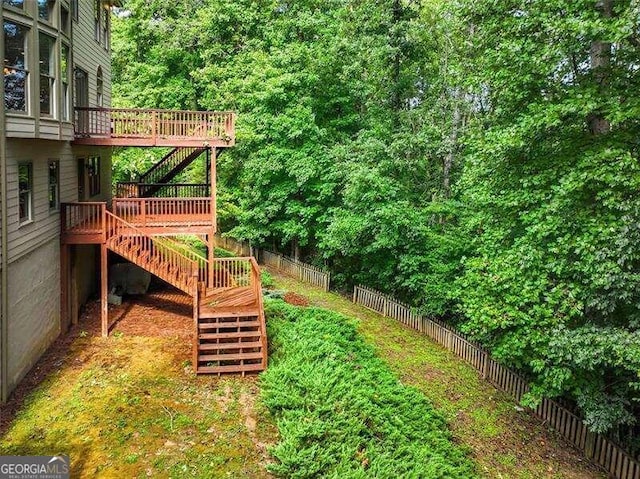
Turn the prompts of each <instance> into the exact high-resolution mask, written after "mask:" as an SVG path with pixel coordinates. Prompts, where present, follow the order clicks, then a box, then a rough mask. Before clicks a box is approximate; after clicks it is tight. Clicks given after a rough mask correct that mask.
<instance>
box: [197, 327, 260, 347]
mask: <svg viewBox="0 0 640 479" xmlns="http://www.w3.org/2000/svg"><path fill="white" fill-rule="evenodd" d="M238 335H241V336H238ZM211 336H215V337H212V338H200V339H229V338H238V337H240V338H255V337H259V336H262V335H261V334H260V331H243V332H241V333H218V334H215V335H213V334H212V335H211ZM251 342H255V341H251ZM221 344H224V345H225V346H226V349H232V348H233V347H234V346H228V344H234V343H203V344H199V345H198V349H201V350H203V351H211V350H214V349H220V347H219V346H220V345H221ZM235 344H237V345H238V346H235V347H237V348H248V347H250V346H244V344H250V342H249V341H247V342H246V343H235ZM240 344H242V345H243V346H239V345H240Z"/></svg>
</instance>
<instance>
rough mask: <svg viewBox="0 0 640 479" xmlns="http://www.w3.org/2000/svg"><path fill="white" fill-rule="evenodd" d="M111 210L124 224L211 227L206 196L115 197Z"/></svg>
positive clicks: (209, 208)
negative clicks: (125, 222)
mask: <svg viewBox="0 0 640 479" xmlns="http://www.w3.org/2000/svg"><path fill="white" fill-rule="evenodd" d="M112 209H113V211H114V212H115V213H116V214H117V215H118V216H122V218H123V219H125V220H126V221H128V222H130V223H133V224H137V225H142V226H146V225H149V224H153V225H165V226H171V225H175V224H190V225H205V226H206V225H210V224H212V218H211V199H210V198H208V197H200V198H114V199H113V203H112Z"/></svg>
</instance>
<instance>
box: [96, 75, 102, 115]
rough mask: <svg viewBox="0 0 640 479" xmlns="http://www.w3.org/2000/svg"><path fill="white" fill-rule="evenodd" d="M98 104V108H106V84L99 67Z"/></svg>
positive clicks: (97, 76)
mask: <svg viewBox="0 0 640 479" xmlns="http://www.w3.org/2000/svg"><path fill="white" fill-rule="evenodd" d="M96 78H97V79H96V104H97V105H98V106H104V95H103V93H104V82H103V80H102V68H101V67H98V73H97V74H96Z"/></svg>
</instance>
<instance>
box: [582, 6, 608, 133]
mask: <svg viewBox="0 0 640 479" xmlns="http://www.w3.org/2000/svg"><path fill="white" fill-rule="evenodd" d="M612 7H613V0H600V1H598V3H597V4H596V8H597V9H598V10H599V11H600V14H601V15H602V16H603V17H604V18H605V19H607V18H611V17H612V15H613V8H612ZM589 59H590V61H591V70H592V71H593V76H594V78H595V80H596V82H597V84H598V87H599V89H600V91H601V92H603V91H604V90H605V89H606V87H607V85H608V83H609V67H610V65H611V43H609V42H605V41H602V40H594V41H593V42H592V43H591V48H590V51H589ZM587 124H588V125H589V130H590V131H591V133H592V134H593V135H596V136H597V135H602V134H605V133H608V132H609V131H610V130H611V125H610V123H609V120H607V119H606V118H605V117H604V115H603V114H602V112H600V111H595V112H593V113H591V114H590V115H589V116H588V117H587Z"/></svg>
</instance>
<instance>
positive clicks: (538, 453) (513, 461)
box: [271, 270, 606, 479]
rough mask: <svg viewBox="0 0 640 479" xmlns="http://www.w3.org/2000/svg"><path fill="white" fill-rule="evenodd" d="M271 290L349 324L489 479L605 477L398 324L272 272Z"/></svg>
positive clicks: (456, 361) (468, 369)
mask: <svg viewBox="0 0 640 479" xmlns="http://www.w3.org/2000/svg"><path fill="white" fill-rule="evenodd" d="M271 274H272V276H273V277H274V279H275V287H276V288H277V289H280V290H284V291H287V290H289V291H294V292H296V293H299V294H302V295H304V296H306V297H308V298H309V299H310V301H311V304H312V305H313V306H319V307H322V308H327V309H330V310H332V311H337V312H340V313H342V314H344V315H345V316H348V317H350V318H353V320H354V321H355V324H356V325H357V329H358V332H359V333H360V335H361V337H362V338H364V340H365V341H366V342H367V343H368V344H369V345H371V346H372V347H373V348H375V351H376V353H377V354H378V356H379V357H380V358H381V359H382V360H384V361H385V363H386V364H388V366H389V367H390V368H391V370H392V371H393V372H394V373H395V374H396V375H397V376H398V377H399V378H400V379H401V381H402V382H403V383H404V384H407V385H411V386H414V387H415V388H417V389H418V390H419V391H420V392H421V393H422V394H423V395H424V396H425V397H426V398H427V399H428V400H429V401H431V403H432V404H433V405H434V407H435V408H436V409H437V410H438V412H439V413H440V414H442V415H443V416H444V417H445V419H446V421H447V423H448V424H449V425H450V427H451V429H452V431H453V435H454V438H455V440H456V442H457V443H460V444H462V445H465V446H467V447H468V448H470V450H471V451H472V457H473V460H474V461H475V463H476V465H477V470H478V473H479V474H480V475H481V476H482V477H485V478H487V479H540V478H545V479H546V478H549V479H560V478H562V479H596V478H604V477H606V475H604V474H603V473H602V472H600V471H599V470H598V469H597V468H595V467H594V466H591V465H589V463H588V461H586V460H585V459H584V458H583V457H582V456H581V455H580V453H579V452H576V451H574V450H573V449H572V448H570V447H569V446H567V444H566V443H565V442H564V441H562V440H560V439H558V438H557V436H556V435H555V434H554V433H552V432H550V431H549V430H548V429H547V428H546V427H545V425H544V424H542V423H541V422H540V421H539V420H537V419H535V418H533V417H531V416H530V415H529V414H528V413H527V412H522V411H520V410H518V409H516V408H515V406H516V405H515V403H514V401H513V400H512V399H511V397H509V396H507V395H506V394H504V393H502V392H500V391H497V390H496V389H495V388H494V387H493V386H491V385H490V384H489V383H487V382H486V381H483V380H482V379H481V377H480V376H479V373H478V372H477V371H476V370H475V369H474V368H473V367H472V366H470V365H468V364H467V363H465V362H464V361H463V360H462V359H460V358H458V357H457V356H455V355H454V354H453V353H451V352H449V351H447V350H446V349H444V348H443V347H441V346H440V345H438V344H436V343H434V342H433V341H431V340H430V339H429V338H427V337H426V336H424V335H422V334H420V333H418V332H416V331H414V330H412V329H410V328H407V327H405V326H403V325H402V324H400V323H398V322H397V321H395V320H393V319H390V318H384V317H382V316H381V315H379V314H377V313H374V312H372V311H369V310H367V309H366V308H363V307H361V306H358V305H355V304H353V303H352V302H351V301H350V300H349V299H348V298H345V297H343V296H341V295H339V294H336V293H332V292H329V293H327V292H325V291H323V290H322V289H320V288H315V287H312V286H309V285H307V284H303V283H301V282H299V281H297V280H295V279H292V278H290V277H287V276H283V275H281V274H279V273H277V272H275V271H273V270H271Z"/></svg>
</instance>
